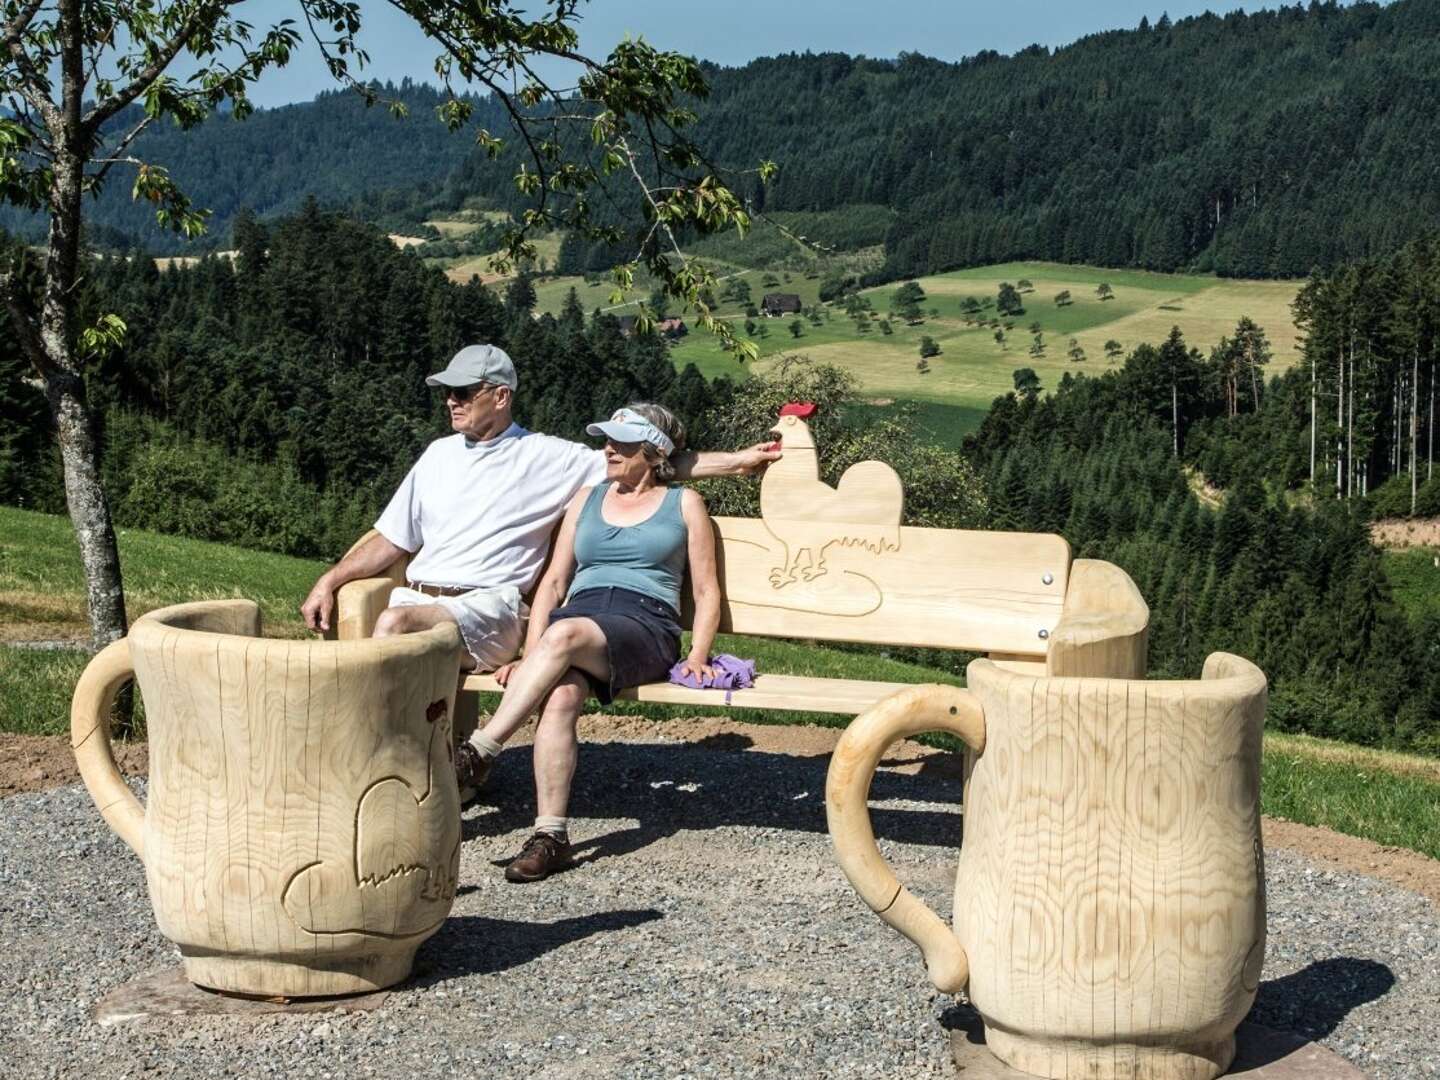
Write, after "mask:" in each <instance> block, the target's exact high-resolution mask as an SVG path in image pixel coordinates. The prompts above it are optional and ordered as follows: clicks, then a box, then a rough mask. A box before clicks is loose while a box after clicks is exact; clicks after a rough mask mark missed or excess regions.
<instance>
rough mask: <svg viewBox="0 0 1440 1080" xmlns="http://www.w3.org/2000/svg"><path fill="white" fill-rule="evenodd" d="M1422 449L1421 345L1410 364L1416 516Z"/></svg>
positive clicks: (1412, 491) (1412, 484)
mask: <svg viewBox="0 0 1440 1080" xmlns="http://www.w3.org/2000/svg"><path fill="white" fill-rule="evenodd" d="M1419 449H1420V347H1419V346H1418V345H1417V346H1416V347H1415V354H1414V357H1413V358H1412V360H1411V365H1410V516H1411V517H1414V516H1415V499H1416V494H1417V491H1418V488H1419V482H1418V481H1419V477H1420V469H1419V465H1418V462H1417V461H1416V460H1415V455H1416V453H1417V452H1418V451H1419Z"/></svg>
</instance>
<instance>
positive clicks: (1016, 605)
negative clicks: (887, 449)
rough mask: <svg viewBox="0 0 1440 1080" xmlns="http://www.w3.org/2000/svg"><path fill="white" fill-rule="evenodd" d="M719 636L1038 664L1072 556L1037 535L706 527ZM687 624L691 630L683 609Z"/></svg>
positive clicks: (739, 521)
mask: <svg viewBox="0 0 1440 1080" xmlns="http://www.w3.org/2000/svg"><path fill="white" fill-rule="evenodd" d="M715 528H716V532H717V535H718V538H719V543H718V545H717V551H718V557H719V563H720V583H721V592H722V593H723V597H724V599H723V601H722V604H721V622H720V626H721V629H722V630H724V631H728V632H733V633H737V634H752V635H757V636H764V637H788V638H816V639H820V640H828V641H859V642H868V643H872V644H885V645H914V646H928V647H933V648H946V649H964V650H967V651H973V652H986V653H1001V654H1011V655H1023V656H1034V657H1037V658H1043V657H1044V655H1045V652H1046V645H1047V640H1048V639H1049V637H1050V634H1051V633H1052V632H1053V631H1054V630H1055V626H1056V624H1057V623H1058V622H1059V621H1060V616H1061V610H1062V608H1063V607H1064V604H1065V594H1066V589H1067V586H1068V584H1069V577H1070V545H1069V544H1067V543H1066V542H1065V540H1064V539H1063V538H1062V537H1059V536H1055V535H1052V534H1044V533H1000V532H971V531H965V530H958V529H924V528H910V527H902V526H899V525H898V524H896V525H894V526H893V527H880V528H877V527H876V526H875V523H873V522H845V521H830V522H820V523H817V522H814V521H800V522H796V521H793V520H778V521H777V520H772V519H768V518H762V519H756V518H716V519H715ZM686 605H687V610H686V612H685V616H686V618H685V622H686V625H687V626H688V625H689V621H690V611H689V610H688V608H689V598H688V596H687V597H686Z"/></svg>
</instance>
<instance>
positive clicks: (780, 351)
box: [452, 263, 1301, 444]
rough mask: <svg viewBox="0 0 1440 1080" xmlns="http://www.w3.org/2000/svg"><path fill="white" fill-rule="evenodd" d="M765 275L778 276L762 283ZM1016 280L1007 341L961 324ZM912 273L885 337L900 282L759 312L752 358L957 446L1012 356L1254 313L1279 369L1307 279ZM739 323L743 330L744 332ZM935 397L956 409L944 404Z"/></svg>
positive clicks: (546, 303) (1050, 354)
mask: <svg viewBox="0 0 1440 1080" xmlns="http://www.w3.org/2000/svg"><path fill="white" fill-rule="evenodd" d="M716 272H717V274H718V275H720V276H722V277H725V278H730V277H738V278H741V279H743V280H744V281H746V282H747V283H748V284H749V286H750V296H751V300H752V302H753V303H755V304H757V305H758V304H759V302H760V300H761V298H762V297H763V296H764V294H765V293H766V292H791V293H795V294H797V295H798V296H799V297H800V300H801V303H802V304H803V305H804V306H805V307H806V308H810V307H817V306H821V305H820V301H819V291H820V284H821V279H820V277H819V276H818V275H816V276H808V275H807V274H802V273H797V272H791V273H788V274H786V273H784V272H775V271H762V270H736V269H732V268H729V267H716ZM767 275H771V276H772V280H774V281H776V282H778V284H773V285H769V286H766V285H764V284H763V283H762V282H763V280H764V279H765V278H766V276H767ZM452 276H453V271H452ZM787 277H788V278H789V280H788V281H787V280H785V279H786V278H787ZM1021 279H1025V280H1028V281H1030V282H1031V284H1032V286H1033V289H1032V290H1030V291H1027V292H1026V293H1025V294H1024V295H1023V296H1022V298H1021V299H1022V301H1023V302H1024V305H1025V311H1024V313H1023V314H1021V315H1019V316H1013V317H1009V318H1007V319H1005V320H1002V325H1003V322H1009V323H1010V324H1011V326H1010V329H1009V330H1007V331H1006V335H1005V341H1004V343H1003V345H1002V344H999V343H997V342H996V341H995V337H994V335H995V331H994V330H993V329H990V328H989V327H986V326H973V325H967V324H966V322H965V315H966V312H965V309H964V307H963V305H964V303H965V301H966V299H967V298H969V297H973V298H974V299H975V300H977V301H979V302H981V303H984V302H986V301H992V302H993V300H994V299H995V297H996V295H997V292H998V290H999V286H1000V283H1001V282H1004V281H1008V282H1010V283H1011V284H1017V283H1018V282H1019V281H1020V280H1021ZM917 280H918V281H919V284H920V286H921V288H922V289H924V290H925V294H926V299H925V301H924V303H923V304H922V305H921V307H922V309H923V310H924V311H925V319H924V321H923V322H921V323H919V324H916V325H914V326H907V325H906V324H905V323H904V322H902V321H901V320H899V319H897V318H891V319H890V324H891V328H892V333H890V334H888V335H887V334H885V333H883V332H882V331H881V329H880V326H879V323H880V320H881V319H882V318H884V317H887V316H889V314H890V298H891V296H892V295H893V293H894V291H895V289H896V288H898V287H899V285H900V283H899V282H892V283H890V284H887V285H883V286H879V287H877V288H874V289H867V290H865V291H864V292H863V293H862V294H861V295H862V296H864V297H865V298H866V299H867V300H868V301H869V302H870V305H871V307H872V309H873V310H874V312H875V315H876V317H875V318H872V319H870V320H868V322H867V326H868V329H867V330H866V331H864V332H861V331H860V330H859V329H858V328H857V325H856V322H855V320H853V319H852V318H851V317H849V316H847V315H846V314H845V312H844V311H843V310H842V309H841V308H840V307H838V306H832V305H824V306H823V307H822V310H823V311H824V313H825V315H826V316H828V318H826V319H825V321H823V322H822V323H821V324H820V325H819V326H815V325H812V324H811V323H810V322H809V320H802V321H801V333H800V336H798V337H796V336H794V335H793V334H792V333H791V330H790V324H791V323H792V322H793V321H794V319H793V318H790V317H787V318H778V319H765V318H756V319H755V323H756V326H757V334H756V336H753V337H751V338H750V340H752V341H753V342H754V343H755V345H756V346H757V347H758V349H759V351H760V355H759V358H758V360H757V361H756V367H757V368H758V369H759V370H765V368H766V367H767V366H769V365H772V364H774V363H775V362H776V361H777V360H778V358H779V357H781V356H784V355H786V354H801V355H805V356H808V357H810V358H811V359H814V360H823V361H826V362H829V363H834V364H836V365H838V366H840V367H843V368H846V369H847V370H849V371H852V372H854V373H855V375H856V376H857V377H858V378H859V380H860V385H861V389H862V392H863V393H864V394H865V395H866V396H868V397H873V398H894V399H897V400H900V401H912V402H919V403H922V405H923V406H926V407H927V408H928V411H929V414H930V416H931V419H932V420H933V421H934V422H935V424H936V425H937V427H935V428H932V429H931V430H932V433H934V434H937V435H938V436H939V437H940V441H942V442H946V443H952V444H953V443H955V442H956V441H958V438H959V436H960V435H961V434H963V433H964V432H965V431H970V430H973V429H974V427H975V426H976V425H977V424H978V423H979V418H980V417H982V416H983V415H984V412H985V410H986V409H988V408H989V405H990V402H991V401H992V400H994V398H995V397H997V396H998V395H1000V394H1004V393H1007V392H1008V391H1010V390H1011V389H1012V388H1013V386H1014V383H1013V373H1014V371H1015V370H1016V369H1017V368H1022V367H1029V368H1034V369H1035V371H1036V373H1037V374H1038V375H1039V376H1040V380H1041V384H1042V385H1043V386H1045V387H1047V388H1054V387H1055V386H1056V385H1057V384H1058V383H1059V381H1060V379H1061V378H1062V377H1063V376H1064V375H1065V373H1066V372H1090V373H1099V372H1103V371H1105V370H1107V369H1108V368H1110V367H1113V366H1116V365H1117V364H1118V363H1119V361H1108V360H1107V359H1106V357H1105V343H1106V342H1107V341H1110V340H1115V341H1118V342H1119V343H1120V345H1121V348H1122V352H1121V357H1122V358H1123V356H1125V355H1127V354H1128V353H1129V352H1130V351H1131V350H1133V349H1134V348H1135V347H1136V346H1137V345H1141V344H1145V343H1150V344H1159V343H1160V342H1162V341H1164V339H1165V338H1166V337H1167V336H1168V335H1169V333H1170V328H1171V327H1172V326H1178V327H1179V328H1180V330H1181V333H1183V334H1184V335H1185V340H1186V343H1187V344H1189V345H1190V346H1193V347H1195V348H1198V349H1199V350H1200V351H1201V352H1202V353H1208V352H1209V350H1210V349H1211V348H1212V347H1213V346H1214V345H1215V344H1216V343H1217V342H1218V341H1219V340H1220V338H1221V337H1223V336H1226V335H1228V334H1231V333H1233V332H1234V329H1235V324H1236V323H1237V322H1238V321H1239V320H1240V318H1241V317H1242V316H1245V315H1248V316H1249V317H1250V318H1252V319H1254V320H1255V322H1257V323H1258V324H1259V325H1260V326H1262V327H1263V328H1264V329H1265V332H1266V334H1267V336H1268V337H1269V339H1270V343H1271V347H1272V349H1273V350H1274V359H1273V361H1272V363H1271V370H1272V371H1281V370H1283V369H1284V368H1286V367H1288V366H1289V365H1291V364H1293V363H1295V362H1296V361H1297V360H1298V359H1299V355H1300V342H1299V335H1298V332H1297V331H1296V329H1295V325H1294V322H1293V320H1292V316H1291V313H1290V304H1291V302H1292V301H1293V300H1294V298H1295V294H1296V293H1297V292H1298V291H1299V289H1300V285H1301V283H1300V282H1298V281H1240V280H1234V279H1223V278H1215V277H1201V276H1197V275H1184V274H1156V273H1150V272H1148V271H1142V270H1108V269H1104V268H1101V267H1092V266H1066V265H1062V264H1058V263H1003V264H999V265H995V266H984V267H976V268H974V269H969V270H958V271H954V272H951V273H947V274H935V275H930V276H928V277H922V278H919V279H917ZM1102 282H1104V283H1106V284H1108V285H1110V287H1111V288H1112V289H1113V290H1114V298H1113V299H1110V300H1101V299H1100V298H1099V297H1098V296H1097V295H1096V291H1095V290H1096V287H1097V286H1098V285H1100V284H1101V283H1102ZM572 287H573V288H575V289H576V290H577V292H578V294H579V296H580V302H581V305H582V306H583V307H584V308H585V310H586V311H587V312H589V311H593V310H594V309H596V308H601V309H602V310H609V311H614V312H616V313H621V312H623V311H624V310H625V309H626V308H629V307H631V306H632V304H633V301H632V302H631V303H627V304H623V305H620V306H618V307H612V306H611V305H610V302H609V300H610V291H611V287H610V285H609V281H608V279H603V280H602V281H601V283H600V284H598V285H587V284H586V283H585V281H584V279H583V278H581V277H578V276H572V277H563V278H549V279H546V280H544V281H542V282H539V283H537V285H536V295H537V298H538V302H537V305H536V306H537V310H540V311H551V312H558V311H559V310H560V308H561V305H562V304H563V303H564V301H565V296H566V294H567V293H568V292H569V290H570V289H571V288H572ZM1062 291H1068V292H1069V293H1070V294H1071V302H1070V303H1069V304H1067V305H1066V306H1064V307H1059V306H1057V305H1056V303H1055V296H1056V294H1057V293H1060V292H1062ZM718 292H719V290H717V294H718ZM647 293H648V289H637V290H636V294H635V298H636V299H637V300H638V299H640V298H642V297H643V296H644V295H646V294H647ZM717 299H718V295H717ZM715 310H716V314H717V315H719V316H720V317H722V318H727V319H731V320H733V321H734V322H735V324H736V329H737V330H741V326H740V324H743V323H744V321H745V314H744V309H743V306H742V305H740V304H737V303H735V302H733V301H728V300H721V301H720V303H719V304H718V305H717V307H716V309H715ZM932 312H934V314H932ZM980 317H982V318H985V319H987V320H988V319H989V318H992V317H995V312H994V306H993V303H992V304H991V306H990V307H988V308H987V309H985V310H983V311H982V312H980ZM691 322H692V332H691V333H690V334H689V335H688V336H687V337H685V338H684V339H683V340H681V341H680V342H678V343H676V344H675V345H674V346H673V347H672V348H671V352H670V355H671V359H672V361H673V362H674V364H675V366H676V368H683V367H685V365H687V364H694V365H695V366H696V367H697V368H699V370H700V372H701V374H703V375H704V376H705V377H706V378H707V379H714V378H717V377H719V376H721V375H724V376H728V377H729V378H732V379H735V378H743V377H744V376H745V373H746V370H747V369H746V367H745V366H743V365H741V364H740V363H739V362H738V361H737V360H736V359H735V358H734V357H732V356H730V355H729V354H728V353H726V352H725V351H724V350H723V349H721V347H720V345H719V342H718V341H717V340H716V339H715V338H714V337H713V336H712V335H710V334H707V333H705V332H704V331H703V330H697V329H693V318H692V319H691ZM1034 323H1038V324H1039V325H1040V330H1041V335H1042V340H1043V343H1044V350H1043V352H1042V353H1041V354H1040V355H1038V356H1032V355H1030V347H1031V343H1032V341H1033V336H1032V333H1031V330H1030V327H1031V325H1032V324H1034ZM741 333H742V336H743V330H741ZM926 336H928V337H932V338H934V339H935V340H936V342H937V343H938V344H939V346H940V349H941V354H940V355H939V356H937V357H933V358H931V360H930V363H929V371H928V372H926V373H924V374H922V373H921V372H920V371H918V370H917V369H916V362H917V361H918V360H919V359H920V355H919V354H920V340H921V338H922V337H926ZM1072 338H1073V339H1075V342H1076V344H1078V345H1079V346H1080V348H1082V349H1083V350H1084V351H1085V360H1084V361H1081V362H1075V361H1072V360H1070V358H1069V356H1068V352H1069V349H1070V340H1071V339H1072ZM932 406H933V408H931V407H932ZM940 407H950V408H949V410H948V412H944V411H941V409H940Z"/></svg>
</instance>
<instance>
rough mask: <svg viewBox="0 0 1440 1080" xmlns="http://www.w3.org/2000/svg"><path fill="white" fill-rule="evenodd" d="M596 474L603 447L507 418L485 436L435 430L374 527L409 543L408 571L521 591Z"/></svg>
mask: <svg viewBox="0 0 1440 1080" xmlns="http://www.w3.org/2000/svg"><path fill="white" fill-rule="evenodd" d="M604 479H605V454H604V453H603V452H602V451H600V450H596V449H594V448H592V447H588V446H581V445H580V444H579V443H573V442H569V441H568V440H566V439H557V438H555V437H554V436H553V435H537V434H535V433H534V432H530V431H526V430H525V429H524V428H522V427H521V426H520V425H519V424H511V425H510V427H509V428H508V429H507V430H506V431H505V432H504V433H503V434H502V435H499V436H497V437H496V438H494V439H491V440H489V441H488V442H476V441H475V440H473V439H469V438H467V437H466V436H464V435H461V434H459V433H458V432H457V433H456V434H454V435H450V436H447V437H445V438H442V439H436V440H435V441H434V442H432V443H431V444H430V445H429V446H427V447H426V448H425V452H424V453H423V454H421V455H420V460H419V461H417V462H415V465H414V467H413V468H412V469H411V470H410V472H409V473H408V474H407V475H406V477H405V480H404V482H402V483H401V485H400V487H399V489H398V490H397V491H396V492H395V495H394V496H393V497H392V498H391V499H390V504H389V505H388V506H386V507H385V512H384V513H382V514H381V515H380V520H379V521H377V522H375V528H376V529H378V530H379V531H380V533H381V534H382V535H383V536H384V537H385V538H386V539H387V540H389V541H390V542H391V543H392V544H395V545H397V546H399V547H402V548H404V549H405V550H406V551H410V552H416V551H418V552H419V554H418V555H416V556H415V557H414V558H413V559H412V560H411V561H410V569H409V571H408V574H409V577H410V580H412V581H423V582H428V583H430V584H433V585H464V586H467V587H470V588H486V589H498V588H502V587H504V586H506V585H513V586H515V588H517V589H519V590H520V591H521V592H524V591H525V590H527V589H528V588H530V586H531V584H532V583H533V582H534V579H535V576H536V574H537V573H538V572H539V570H540V567H541V565H542V564H543V563H544V561H545V554H546V552H547V551H548V550H549V548H550V535H551V533H552V532H553V531H554V529H555V523H556V522H557V521H559V520H560V518H561V516H562V515H563V514H564V513H565V507H566V505H568V504H569V502H570V500H571V499H572V498H573V497H574V495H575V493H576V492H577V491H579V490H580V489H581V488H582V487H585V486H586V485H592V484H598V483H600V482H601V481H602V480H604Z"/></svg>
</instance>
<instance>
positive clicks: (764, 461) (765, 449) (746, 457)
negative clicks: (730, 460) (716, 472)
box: [735, 442, 783, 476]
mask: <svg viewBox="0 0 1440 1080" xmlns="http://www.w3.org/2000/svg"><path fill="white" fill-rule="evenodd" d="M782 456H783V455H782V454H781V451H780V444H779V443H778V442H763V443H756V444H755V445H754V446H749V447H746V448H745V449H744V450H738V451H736V453H735V467H736V470H737V471H738V472H739V473H740V475H741V476H758V475H760V474H761V473H763V472H764V471H765V470H766V469H767V468H769V467H770V463H771V462H772V461H779V460H780V458H781V457H782Z"/></svg>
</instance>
